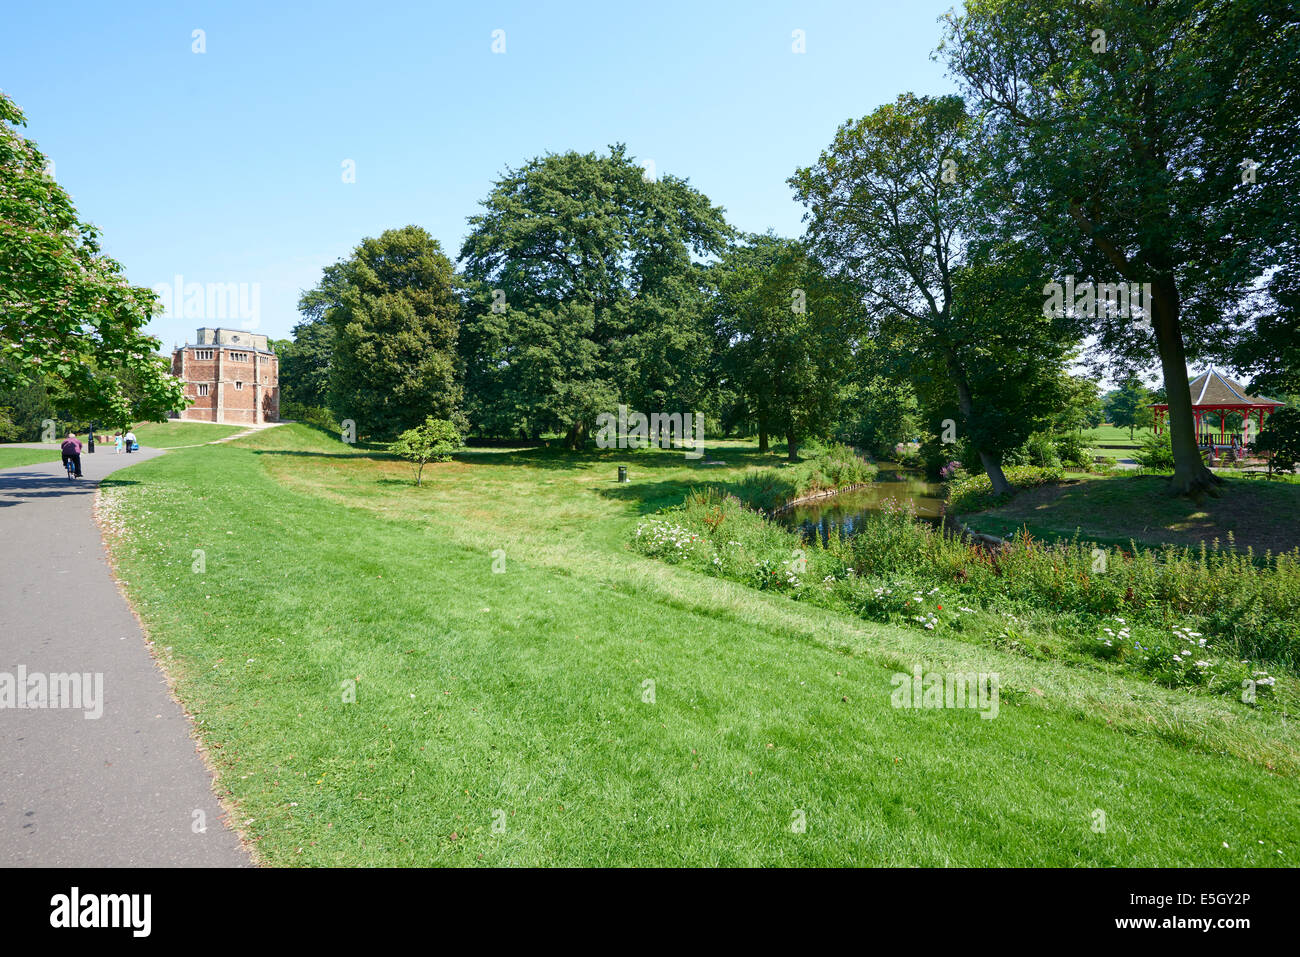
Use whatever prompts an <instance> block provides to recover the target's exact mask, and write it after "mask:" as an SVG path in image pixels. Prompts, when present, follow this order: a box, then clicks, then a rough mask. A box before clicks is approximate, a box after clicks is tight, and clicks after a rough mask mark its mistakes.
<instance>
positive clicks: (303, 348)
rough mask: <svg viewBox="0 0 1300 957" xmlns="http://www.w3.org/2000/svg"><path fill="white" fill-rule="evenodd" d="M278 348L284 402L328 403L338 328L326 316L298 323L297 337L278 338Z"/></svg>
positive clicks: (311, 308) (312, 309) (319, 405)
mask: <svg viewBox="0 0 1300 957" xmlns="http://www.w3.org/2000/svg"><path fill="white" fill-rule="evenodd" d="M308 295H310V293H309V294H308ZM317 301H319V300H313V305H309V307H308V313H309V316H310V315H311V314H312V313H313V312H315V305H314V303H315V302H317ZM275 351H276V354H277V355H278V356H279V358H280V401H281V402H298V403H301V404H302V405H304V406H307V407H309V408H324V407H325V406H326V405H328V403H329V384H330V360H331V358H332V357H333V354H334V328H333V326H331V325H330V324H329V323H328V322H325V321H324V320H323V315H317V316H315V318H308V319H305V320H304V321H302V322H300V323H298V324H297V325H296V326H294V327H293V339H292V340H279V341H277V342H276V343H275Z"/></svg>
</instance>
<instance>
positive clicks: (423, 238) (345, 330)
mask: <svg viewBox="0 0 1300 957" xmlns="http://www.w3.org/2000/svg"><path fill="white" fill-rule="evenodd" d="M299 308H300V309H302V310H303V311H305V312H307V313H308V314H309V315H310V314H312V313H316V314H319V315H320V317H321V320H322V321H324V322H326V323H328V325H329V327H330V330H331V333H330V334H329V339H330V340H331V341H332V353H331V361H330V365H329V370H330V374H329V389H328V394H329V402H330V406H329V407H330V409H331V410H332V411H333V412H334V413H335V414H336V415H338V416H339V417H340V418H345V419H352V420H354V421H355V423H356V427H357V434H358V435H361V436H369V437H372V438H375V439H391V438H393V437H395V436H396V435H397V434H398V433H400V432H402V431H404V430H405V429H407V428H412V427H414V426H415V425H418V424H419V423H421V422H423V421H424V420H425V418H427V417H428V416H430V415H432V416H433V417H435V418H439V419H449V420H455V419H456V418H457V417H458V416H459V415H460V403H461V385H460V381H459V378H458V376H457V370H456V336H457V328H458V327H457V320H458V316H459V314H460V297H459V294H458V291H457V287H456V279H455V276H454V272H453V268H452V264H451V260H449V259H448V258H447V257H446V255H444V254H443V252H442V247H441V246H440V245H439V243H438V241H437V240H436V239H434V238H433V237H432V236H430V235H429V234H428V232H426V231H425V230H424V229H422V228H420V227H419V226H406V227H404V228H402V229H389V230H385V231H384V232H383V233H382V234H380V235H379V236H378V237H377V238H368V239H364V240H362V241H361V243H360V245H358V246H357V248H356V249H355V250H354V251H353V254H352V256H351V257H349V258H348V259H346V260H340V261H339V262H337V263H335V264H334V265H332V266H327V267H326V268H325V271H324V275H323V277H322V279H321V282H320V284H319V285H317V286H316V288H315V289H312V290H310V291H309V292H306V293H304V294H303V296H302V300H301V302H300V304H299Z"/></svg>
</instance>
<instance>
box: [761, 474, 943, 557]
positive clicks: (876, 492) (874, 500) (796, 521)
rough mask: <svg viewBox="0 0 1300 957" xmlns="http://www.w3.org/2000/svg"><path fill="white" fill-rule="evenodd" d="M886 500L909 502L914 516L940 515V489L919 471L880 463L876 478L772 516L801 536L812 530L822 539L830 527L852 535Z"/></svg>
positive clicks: (898, 503)
mask: <svg viewBox="0 0 1300 957" xmlns="http://www.w3.org/2000/svg"><path fill="white" fill-rule="evenodd" d="M886 502H893V503H895V504H896V505H900V506H907V504H908V503H909V502H910V503H911V505H912V507H913V508H914V509H915V510H916V515H917V517H918V518H927V519H934V520H936V521H937V520H938V519H939V518H940V516H942V514H943V497H942V488H941V486H940V485H939V484H938V483H935V482H927V481H926V479H925V475H924V474H923V473H921V472H914V471H909V470H907V469H901V468H898V467H897V466H891V465H883V464H882V465H881V467H880V474H879V475H878V476H877V478H876V481H875V482H872V483H871V484H870V485H867V486H865V487H863V488H859V489H854V490H853V491H851V492H841V493H840V494H839V495H835V496H832V497H830V498H823V499H818V500H817V501H814V502H806V503H804V504H802V505H796V506H795V507H794V508H791V509H788V510H786V511H785V512H782V513H781V514H780V515H778V516H776V521H778V522H780V523H781V524H782V525H785V526H786V527H787V528H798V529H801V530H802V531H803V534H804V537H805V538H811V537H812V536H813V534H814V533H816V535H817V537H818V538H820V539H821V540H822V541H825V540H826V539H827V537H828V536H829V534H830V532H831V530H832V529H836V530H838V531H839V532H840V534H842V535H852V534H853V533H854V532H856V531H857V530H858V529H859V528H860V527H861V525H862V521H863V519H864V518H866V516H867V515H868V514H870V513H871V512H878V511H880V509H881V507H882V506H883V505H884V504H885V503H886Z"/></svg>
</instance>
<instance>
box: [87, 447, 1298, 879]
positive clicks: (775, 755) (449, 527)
mask: <svg viewBox="0 0 1300 957" xmlns="http://www.w3.org/2000/svg"><path fill="white" fill-rule="evenodd" d="M709 454H710V456H711V457H714V458H721V459H723V460H725V461H727V462H728V466H727V467H725V468H723V467H716V466H714V467H705V466H702V465H701V464H698V463H689V462H686V461H685V460H684V459H683V458H682V456H681V455H680V454H675V453H670V452H662V451H656V450H650V451H646V452H639V453H632V452H613V451H611V452H601V453H591V454H585V455H581V456H569V455H565V454H563V453H555V452H546V451H536V450H491V451H477V452H471V453H467V454H464V455H461V456H458V457H457V459H456V461H453V462H450V463H446V464H442V465H434V466H431V467H430V468H429V470H428V471H427V472H426V479H425V484H424V487H423V488H422V489H416V488H414V487H413V486H412V485H411V484H410V478H409V474H408V469H407V467H406V465H405V464H404V463H401V462H398V461H393V460H390V459H387V458H385V457H381V456H376V455H369V454H366V453H364V452H358V451H354V450H351V449H349V448H347V447H346V446H343V445H341V444H339V443H337V442H331V441H330V440H328V439H327V438H325V437H323V436H321V435H320V434H319V433H315V432H312V431H311V430H308V429H305V428H301V427H297V426H292V427H285V428H280V429H275V430H270V431H267V432H263V433H259V434H257V435H254V436H251V437H248V438H245V439H241V440H238V441H237V442H234V443H228V444H224V445H218V446H209V447H203V448H196V449H189V450H184V451H181V452H176V453H172V454H170V455H167V456H163V457H161V458H159V459H156V460H153V461H150V462H147V463H142V464H140V465H138V466H135V467H133V468H132V469H131V470H130V471H129V473H120V475H121V479H120V482H119V483H113V482H110V483H107V485H106V489H105V492H104V504H105V506H106V508H105V510H104V511H105V515H106V519H107V520H108V521H109V522H110V523H115V524H116V525H117V526H118V527H119V528H118V530H117V531H110V540H111V541H112V546H113V553H114V556H115V558H116V560H117V562H118V567H119V570H120V573H121V575H122V577H123V579H124V580H125V581H126V582H127V585H126V587H127V589H128V591H129V593H130V594H131V596H132V599H133V601H134V603H135V605H136V607H137V609H138V610H139V612H140V613H141V615H142V617H143V619H144V621H145V622H146V625H147V626H148V628H149V630H150V632H151V633H152V634H153V636H154V637H155V638H156V639H157V647H158V650H159V653H160V655H161V656H162V657H163V659H164V661H165V662H166V664H167V667H168V668H169V670H170V671H171V672H172V673H173V674H174V676H175V677H176V680H177V689H178V693H179V694H180V696H181V698H182V700H183V701H184V702H185V703H186V704H187V706H188V707H189V708H190V709H191V711H192V712H193V713H194V714H195V715H196V719H197V721H198V722H199V729H200V734H201V736H202V738H203V739H204V742H205V743H206V744H207V745H208V748H209V753H210V754H211V756H212V758H213V761H214V762H215V765H216V768H217V770H218V774H219V781H220V787H221V790H222V791H223V792H224V793H225V794H226V795H227V796H228V797H229V798H230V799H231V800H232V801H233V802H234V804H235V805H236V807H237V808H238V813H237V816H236V822H237V823H239V824H241V825H242V826H243V827H244V830H245V831H246V832H247V833H248V834H249V835H250V837H251V838H252V839H253V840H254V841H255V842H256V846H257V848H258V850H259V851H260V853H261V855H262V857H263V858H264V859H265V860H266V861H267V862H269V863H272V864H285V865H294V864H317V865H319V864H387V865H408V864H463V865H474V864H487V865H502V864H512V865H519V864H614V865H618V864H665V865H673V864H690V865H735V864H741V865H744V864H802V865H819V864H822V865H825V864H859V865H875V864H893V865H914V864H915V865H981V864H984V865H999V864H1006V865H1035V864H1039V865H1066V866H1068V865H1076V864H1094V865H1188V864H1212V865H1271V864H1290V863H1291V862H1293V861H1294V860H1295V859H1296V856H1297V855H1298V854H1300V839H1298V838H1297V835H1300V801H1297V800H1296V798H1297V796H1298V795H1300V786H1298V782H1297V777H1296V773H1295V772H1296V769H1295V755H1296V747H1295V744H1296V741H1295V735H1294V734H1293V732H1292V731H1291V730H1290V728H1289V727H1288V726H1286V725H1285V723H1284V722H1283V721H1281V720H1280V719H1279V718H1278V717H1277V716H1276V715H1271V714H1267V713H1263V712H1257V713H1247V714H1239V713H1238V712H1237V710H1235V709H1234V708H1232V707H1231V706H1229V705H1228V704H1225V703H1223V702H1220V701H1217V700H1213V699H1204V698H1199V697H1196V696H1193V695H1189V694H1186V693H1183V692H1176V691H1171V690H1168V689H1164V688H1160V687H1155V686H1152V685H1150V684H1146V683H1143V682H1137V681H1132V680H1127V679H1124V678H1122V677H1117V676H1115V675H1114V674H1110V673H1107V672H1105V671H1103V670H1098V671H1096V672H1093V673H1090V672H1086V671H1082V670H1081V669H1078V668H1073V667H1067V666H1065V665H1063V664H1061V663H1059V662H1054V661H1050V660H1049V661H1039V660H1034V659H1030V658H1026V657H1025V656H1023V655H1017V654H1015V653H1013V652H1008V651H1004V650H1000V649H997V648H992V647H976V646H973V645H970V644H967V643H963V642H961V641H954V640H952V639H950V638H948V637H946V636H943V635H937V634H933V633H929V632H922V633H917V632H915V631H912V630H908V629H904V628H900V627H897V626H893V625H884V624H875V623H871V622H865V621H862V620H860V619H856V618H854V617H852V616H849V615H845V614H842V613H839V612H836V611H833V610H830V609H826V608H819V607H815V606H813V605H809V604H804V603H798V602H792V601H790V600H789V599H788V598H786V597H785V596H783V595H779V594H769V593H767V592H760V591H756V590H754V589H751V588H748V587H746V586H743V585H740V584H737V583H733V582H730V581H726V580H723V579H719V578H715V577H710V576H707V575H704V574H701V573H699V572H696V571H692V570H689V569H685V568H681V567H675V566H671V565H667V564H664V563H663V562H660V561H657V560H653V559H649V558H644V557H641V556H639V555H636V554H634V553H632V552H631V551H629V550H628V548H627V545H626V543H627V540H628V538H629V536H630V535H631V534H632V532H633V529H634V528H635V525H636V522H637V521H638V518H639V517H640V516H644V515H646V514H648V513H651V512H654V511H657V510H658V509H659V508H661V507H663V506H664V505H670V504H675V503H677V502H680V501H682V500H683V498H684V497H685V494H686V491H687V489H688V488H690V487H691V486H693V485H699V484H702V483H703V482H705V481H715V480H718V479H722V480H724V481H725V480H738V479H739V478H740V476H741V474H742V471H743V469H745V468H748V467H753V466H755V465H758V464H761V463H763V462H770V461H771V459H770V457H765V456H758V455H757V453H754V452H753V451H752V446H745V445H743V444H734V445H723V446H722V447H720V448H710V450H709ZM619 464H626V465H628V466H629V468H630V472H631V476H632V479H633V481H632V482H631V483H630V484H628V485H618V484H617V483H616V482H615V468H616V466H617V465H619ZM128 476H129V480H130V482H133V483H135V484H127V477H128ZM114 516H116V517H114ZM127 517H129V519H130V525H129V527H126V528H124V529H123V528H120V526H121V524H122V523H123V520H124V519H125V518H127ZM195 549H201V550H202V552H203V557H204V559H205V562H206V566H205V568H204V570H203V572H202V573H196V572H195V571H194V570H193V567H194V564H193V563H194V562H195V561H196V558H195V555H194V550H195ZM502 560H504V565H503V566H502V565H500V562H501V561H502ZM494 562H496V563H498V567H502V568H503V571H501V572H500V573H494V571H493V565H494ZM914 663H921V664H923V665H924V666H925V668H926V669H927V670H963V671H966V670H971V671H982V672H999V673H1000V674H1001V675H1002V683H1003V688H1004V689H1005V690H1004V694H1003V706H1002V709H1001V712H1000V714H999V717H998V718H997V719H996V720H991V721H989V720H981V719H980V718H979V717H978V715H977V714H975V713H973V712H971V711H963V710H949V711H944V710H933V711H924V710H917V711H898V710H894V709H892V708H891V707H889V697H890V692H891V690H892V685H891V683H890V676H891V675H892V674H893V673H894V672H895V671H898V670H910V669H911V667H912V665H913V664H914ZM349 679H350V680H353V681H355V682H356V702H355V703H354V704H345V703H343V701H342V692H343V686H342V683H343V682H345V681H347V680H349ZM647 681H653V682H654V684H653V691H654V694H653V703H650V702H649V701H648V700H647V698H648V697H649V695H648V692H649V690H650V687H651V686H650V685H647V684H646V682H647ZM1268 765H1272V767H1273V768H1274V770H1270V769H1269V767H1268ZM796 810H800V811H803V812H804V814H805V816H806V820H807V830H806V832H805V833H796V832H795V831H793V830H792V828H791V821H792V815H793V813H794V812H795V811H796ZM1094 810H1104V811H1105V814H1106V820H1107V828H1106V831H1105V833H1095V832H1094V831H1093V829H1092V825H1093V821H1094V819H1095V818H1094V815H1093V812H1094ZM494 820H495V821H500V822H502V823H503V824H504V827H503V829H502V830H501V831H500V832H499V833H497V832H494V830H493V824H494ZM1261 842H1262V843H1261ZM1225 844H1226V845H1227V846H1226V847H1225V846H1224V845H1225ZM1279 851H1280V852H1281V853H1279Z"/></svg>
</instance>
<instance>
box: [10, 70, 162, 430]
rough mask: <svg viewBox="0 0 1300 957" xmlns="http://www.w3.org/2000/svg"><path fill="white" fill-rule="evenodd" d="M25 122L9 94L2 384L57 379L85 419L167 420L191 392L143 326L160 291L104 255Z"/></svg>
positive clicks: (56, 383)
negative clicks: (131, 278)
mask: <svg viewBox="0 0 1300 957" xmlns="http://www.w3.org/2000/svg"><path fill="white" fill-rule="evenodd" d="M24 125H26V120H25V119H24V116H23V113H22V111H21V110H20V109H19V108H18V107H17V105H15V104H14V102H13V100H11V99H10V98H9V97H8V96H6V95H5V94H4V93H0V223H3V224H4V228H3V229H0V360H2V361H0V389H25V388H28V387H31V386H35V385H46V386H50V387H54V386H57V387H58V388H59V389H60V390H61V391H62V393H63V395H64V397H65V402H66V404H67V405H68V407H69V409H70V410H71V411H72V412H73V413H74V414H76V415H78V416H80V417H83V418H94V419H96V420H100V421H106V422H114V423H119V422H126V421H139V420H144V419H149V420H162V419H164V418H166V417H167V414H168V413H169V412H170V411H172V410H173V409H179V408H182V407H183V406H184V391H183V389H182V386H181V383H180V381H179V380H178V379H176V378H174V377H173V376H172V375H171V363H170V362H169V361H168V360H167V359H165V358H164V357H162V356H160V355H158V354H157V350H158V349H159V348H160V347H161V345H162V343H161V342H159V340H157V339H155V338H153V337H152V336H148V335H145V333H144V331H143V330H144V327H145V325H146V324H147V323H148V322H149V320H150V318H151V317H152V316H153V315H154V314H155V312H156V310H157V308H158V306H157V296H156V295H155V294H154V293H153V292H152V290H149V289H143V288H140V287H135V286H131V285H130V284H129V283H128V282H127V281H126V277H125V276H124V275H123V270H122V267H121V265H120V264H119V263H117V262H116V261H114V260H113V259H110V258H109V257H108V256H105V255H104V254H103V252H102V251H101V250H100V247H99V240H98V237H99V233H98V231H97V230H96V229H95V228H94V227H93V226H91V225H89V224H87V223H85V222H83V221H82V220H80V219H79V218H78V216H77V211H76V209H75V208H74V207H73V205H72V200H71V198H70V197H69V196H68V194H67V192H65V191H64V189H63V188H62V187H61V186H59V185H58V183H56V182H55V181H54V179H53V178H51V177H50V176H48V175H47V174H46V169H47V160H46V158H45V156H44V155H43V154H42V153H41V152H40V151H39V150H38V149H37V148H36V145H35V144H34V143H33V142H32V141H31V140H28V139H26V138H25V137H24V136H22V135H21V134H20V133H19V132H18V128H19V127H21V126H24ZM128 391H129V393H130V394H128Z"/></svg>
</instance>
